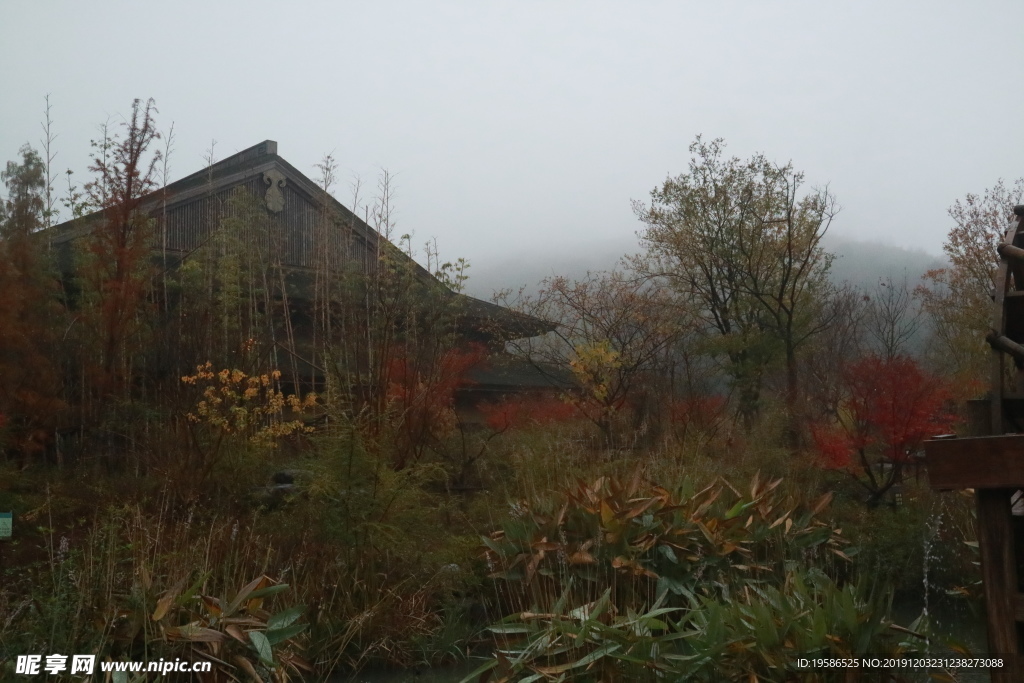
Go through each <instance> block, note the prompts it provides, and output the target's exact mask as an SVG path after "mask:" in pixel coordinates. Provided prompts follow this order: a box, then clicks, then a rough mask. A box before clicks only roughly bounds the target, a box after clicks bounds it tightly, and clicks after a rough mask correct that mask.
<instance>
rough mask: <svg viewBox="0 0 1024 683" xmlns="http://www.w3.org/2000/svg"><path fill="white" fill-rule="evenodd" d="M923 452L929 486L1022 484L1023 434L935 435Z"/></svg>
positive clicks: (957, 486) (948, 487)
mask: <svg viewBox="0 0 1024 683" xmlns="http://www.w3.org/2000/svg"><path fill="white" fill-rule="evenodd" d="M1000 417H1001V416H1000ZM924 452H925V459H926V462H927V465H928V480H929V482H930V483H931V486H932V488H933V489H938V490H950V489H1004V488H1010V487H1015V488H1024V434H1008V435H1003V436H982V437H976V438H969V439H936V440H933V441H926V442H925V444H924Z"/></svg>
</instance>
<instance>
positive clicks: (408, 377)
mask: <svg viewBox="0 0 1024 683" xmlns="http://www.w3.org/2000/svg"><path fill="white" fill-rule="evenodd" d="M486 357H487V349H486V348H484V347H483V346H480V345H473V346H470V347H468V348H461V349H448V350H447V351H445V352H443V353H442V354H441V355H440V356H439V357H437V358H434V359H432V362H423V361H418V360H417V359H414V358H410V357H408V356H404V355H401V354H399V353H397V352H396V353H393V354H392V360H391V362H390V363H389V364H388V368H387V373H388V374H387V378H388V383H387V399H388V403H389V404H390V405H391V406H392V407H393V408H394V409H395V412H396V414H397V415H398V416H399V419H398V422H397V425H398V429H399V437H400V442H399V444H398V446H399V450H398V454H397V456H396V460H395V468H396V469H402V468H403V467H405V466H406V465H407V464H409V463H410V462H415V461H417V460H419V458H420V457H421V456H422V454H423V451H424V449H425V448H426V447H427V446H428V445H429V444H430V443H431V442H432V441H435V440H437V439H439V438H441V437H443V436H445V435H446V434H448V433H449V432H450V431H451V430H452V429H454V427H455V422H456V417H455V414H454V410H453V407H454V403H455V391H456V389H458V388H459V387H461V386H465V385H467V384H468V383H469V380H468V379H467V378H466V373H467V372H468V371H469V370H470V369H471V368H473V367H474V366H476V365H479V364H480V363H482V362H483V361H484V360H485V359H486Z"/></svg>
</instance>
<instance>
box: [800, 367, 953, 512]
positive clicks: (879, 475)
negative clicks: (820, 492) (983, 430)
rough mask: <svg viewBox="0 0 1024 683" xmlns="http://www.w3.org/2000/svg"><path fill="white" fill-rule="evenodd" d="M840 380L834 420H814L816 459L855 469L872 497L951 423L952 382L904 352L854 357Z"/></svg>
mask: <svg viewBox="0 0 1024 683" xmlns="http://www.w3.org/2000/svg"><path fill="white" fill-rule="evenodd" d="M843 382H844V385H845V386H844V389H845V393H846V399H845V401H844V402H843V404H842V407H841V410H840V413H841V416H840V420H839V423H838V424H835V425H816V426H815V427H813V428H812V429H811V436H812V438H813V440H814V443H815V446H816V449H817V451H818V453H819V455H820V456H821V462H822V464H823V465H824V466H825V467H829V468H836V469H846V470H848V471H850V472H851V473H855V476H858V478H859V481H861V483H862V484H863V485H864V486H865V487H866V488H867V489H868V491H869V493H870V495H871V498H872V500H873V501H874V502H877V501H878V499H880V498H881V496H882V495H884V493H885V492H886V491H888V490H889V489H890V488H891V487H892V486H893V485H894V484H896V483H898V482H899V480H900V478H901V476H902V470H903V467H904V466H905V465H906V464H907V463H908V462H910V461H911V457H912V454H913V453H914V452H915V451H917V450H918V449H920V447H921V445H922V443H923V442H924V440H925V439H928V438H930V437H933V436H937V435H939V434H943V433H946V432H949V431H951V430H952V429H953V428H954V426H955V424H956V417H955V416H954V415H952V414H951V413H950V412H949V409H948V407H949V404H950V403H951V401H952V399H953V391H952V387H951V386H950V385H949V383H948V382H946V381H944V380H942V379H940V378H938V377H935V376H933V375H930V374H929V373H927V372H925V371H924V370H923V369H922V368H921V367H920V365H919V364H918V363H917V362H916V361H914V360H913V359H911V358H907V357H905V356H896V357H893V358H890V359H884V358H881V357H878V356H869V357H867V358H864V359H862V360H859V361H857V362H855V363H852V364H851V365H850V366H848V367H847V368H846V369H845V371H844V372H843ZM883 463H884V464H886V465H888V466H889V467H888V470H887V471H886V470H883V469H882V468H881V467H879V465H881V464H883Z"/></svg>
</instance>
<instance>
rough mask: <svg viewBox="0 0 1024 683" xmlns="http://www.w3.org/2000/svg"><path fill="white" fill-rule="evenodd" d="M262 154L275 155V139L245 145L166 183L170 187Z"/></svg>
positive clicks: (250, 159)
mask: <svg viewBox="0 0 1024 683" xmlns="http://www.w3.org/2000/svg"><path fill="white" fill-rule="evenodd" d="M264 156H277V142H276V141H274V140H264V141H263V142H260V143H257V144H255V145H253V146H252V147H247V148H246V149H243V150H242V151H241V152H236V153H234V154H232V155H231V156H229V157H226V158H224V159H221V160H220V161H217V162H215V163H213V164H210V165H209V166H206V167H205V168H201V169H199V170H198V171H196V172H194V173H190V174H188V175H187V176H185V177H184V178H179V179H178V180H175V181H174V182H173V183H168V185H167V187H170V186H171V185H177V184H178V183H182V182H185V181H189V180H193V179H195V178H200V177H202V176H206V175H210V174H215V173H217V172H218V171H220V170H222V169H225V168H229V167H231V166H237V165H239V164H242V163H245V162H250V161H255V160H256V159H259V158H260V157H264Z"/></svg>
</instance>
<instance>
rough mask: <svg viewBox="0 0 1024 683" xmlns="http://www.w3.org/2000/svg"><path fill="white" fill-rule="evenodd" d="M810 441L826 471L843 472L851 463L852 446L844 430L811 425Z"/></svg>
mask: <svg viewBox="0 0 1024 683" xmlns="http://www.w3.org/2000/svg"><path fill="white" fill-rule="evenodd" d="M811 439H813V440H814V446H815V448H816V449H817V450H818V453H819V454H820V455H821V463H822V465H823V466H824V467H825V468H826V469H830V470H844V469H847V468H848V467H850V465H851V464H852V463H853V444H852V443H851V442H850V437H849V435H848V434H847V433H846V431H845V430H843V429H841V428H836V427H830V426H827V425H821V424H816V425H811Z"/></svg>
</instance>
